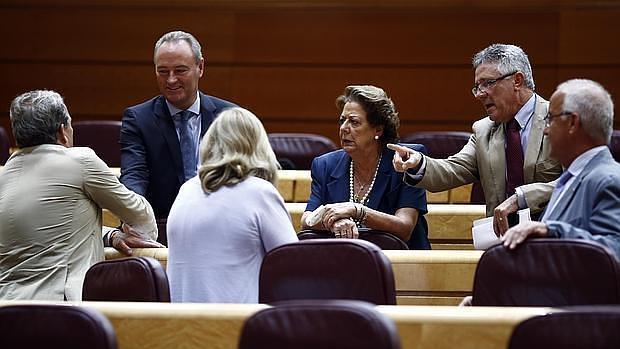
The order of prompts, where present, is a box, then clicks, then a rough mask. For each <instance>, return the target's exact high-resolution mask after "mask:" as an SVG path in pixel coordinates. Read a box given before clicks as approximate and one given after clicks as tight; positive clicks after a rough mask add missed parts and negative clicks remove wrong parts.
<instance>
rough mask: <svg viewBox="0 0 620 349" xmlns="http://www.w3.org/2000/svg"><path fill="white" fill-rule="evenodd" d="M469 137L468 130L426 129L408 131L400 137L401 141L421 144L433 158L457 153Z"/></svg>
mask: <svg viewBox="0 0 620 349" xmlns="http://www.w3.org/2000/svg"><path fill="white" fill-rule="evenodd" d="M469 137H471V133H469V132H456V131H445V132H444V131H428V132H414V133H410V134H408V135H406V136H404V137H402V138H401V139H400V141H401V142H403V143H419V144H423V145H424V146H425V147H426V150H427V151H428V156H430V157H432V158H435V159H445V158H447V157H449V156H450V155H454V154H456V153H458V152H459V151H460V150H461V149H463V146H465V144H467V141H469Z"/></svg>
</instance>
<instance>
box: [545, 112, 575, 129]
mask: <svg viewBox="0 0 620 349" xmlns="http://www.w3.org/2000/svg"><path fill="white" fill-rule="evenodd" d="M571 114H574V113H573V112H572V111H563V112H560V113H557V114H551V112H548V113H547V115H545V117H544V118H543V120H545V127H549V125H551V121H553V118H557V117H558V116H564V115H571Z"/></svg>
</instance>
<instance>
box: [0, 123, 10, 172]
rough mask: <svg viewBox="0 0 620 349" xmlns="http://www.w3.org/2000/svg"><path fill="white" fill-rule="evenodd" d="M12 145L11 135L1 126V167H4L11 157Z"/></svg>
mask: <svg viewBox="0 0 620 349" xmlns="http://www.w3.org/2000/svg"><path fill="white" fill-rule="evenodd" d="M10 148H11V143H10V142H9V134H8V133H7V132H6V130H5V129H4V127H2V126H0V166H3V165H4V164H5V163H6V160H8V158H9V155H10Z"/></svg>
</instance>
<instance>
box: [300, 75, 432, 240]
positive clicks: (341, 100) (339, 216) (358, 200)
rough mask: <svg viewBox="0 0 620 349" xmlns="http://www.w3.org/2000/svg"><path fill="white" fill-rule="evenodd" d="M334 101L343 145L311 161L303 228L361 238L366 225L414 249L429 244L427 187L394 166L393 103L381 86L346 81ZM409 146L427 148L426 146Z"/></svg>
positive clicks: (395, 122) (395, 120)
mask: <svg viewBox="0 0 620 349" xmlns="http://www.w3.org/2000/svg"><path fill="white" fill-rule="evenodd" d="M336 105H337V106H338V108H339V109H340V110H341V115H340V117H339V123H340V143H341V146H342V149H340V150H336V151H333V152H331V153H328V154H325V155H322V156H319V157H317V158H315V159H314V161H313V162H312V170H311V173H312V191H311V194H310V199H309V200H308V205H307V206H306V211H305V212H304V214H303V216H302V228H304V229H327V230H330V231H332V232H333V233H334V234H335V236H336V237H343V238H357V237H358V227H367V228H371V229H375V230H381V231H385V232H389V233H391V234H394V235H396V236H398V237H399V238H401V239H402V240H404V241H408V244H409V247H410V248H412V249H430V244H429V242H428V234H427V231H428V226H427V224H426V220H425V219H424V214H426V212H427V208H426V192H425V191H424V190H423V189H419V188H414V187H410V186H408V185H406V184H404V183H403V175H402V173H398V172H396V171H395V170H394V168H393V166H392V162H391V161H392V157H393V155H394V152H393V151H392V150H389V149H387V147H386V144H387V143H391V142H395V141H397V140H398V127H399V124H400V121H399V119H398V113H397V112H396V110H395V108H394V103H393V102H392V100H391V99H390V98H389V97H388V96H387V94H386V93H385V92H384V91H383V90H382V89H380V88H378V87H375V86H348V87H347V88H346V89H345V91H344V95H342V96H340V97H338V99H337V100H336ZM411 147H412V148H413V149H416V150H418V151H422V152H425V149H424V147H423V146H422V145H417V144H416V145H411ZM321 205H323V206H324V207H323V208H321V207H320V206H321ZM315 210H316V211H315ZM313 211H315V213H314V214H313Z"/></svg>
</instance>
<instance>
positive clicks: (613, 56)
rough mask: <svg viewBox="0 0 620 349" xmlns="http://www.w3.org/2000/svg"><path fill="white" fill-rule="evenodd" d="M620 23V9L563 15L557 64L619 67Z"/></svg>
mask: <svg viewBox="0 0 620 349" xmlns="http://www.w3.org/2000/svg"><path fill="white" fill-rule="evenodd" d="M619 21H620V9H607V10H591V11H579V10H575V11H565V12H563V13H562V15H561V17H560V34H561V35H560V38H559V39H560V40H559V43H560V45H559V48H560V51H559V52H558V63H559V64H561V65H575V64H579V65H601V66H603V65H615V66H618V65H620V45H618V38H619V37H620V23H619ZM617 95H618V94H617Z"/></svg>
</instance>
